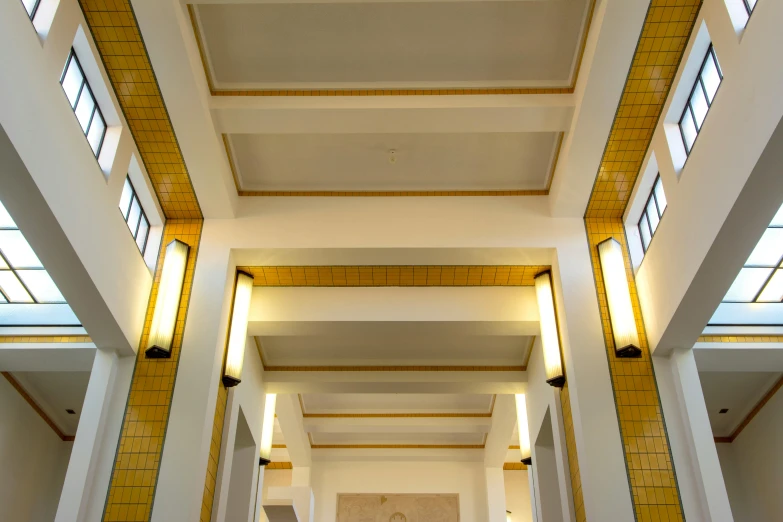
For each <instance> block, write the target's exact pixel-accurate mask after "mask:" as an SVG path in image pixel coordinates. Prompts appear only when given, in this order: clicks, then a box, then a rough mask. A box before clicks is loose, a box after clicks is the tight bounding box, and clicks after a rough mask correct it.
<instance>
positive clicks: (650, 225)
mask: <svg viewBox="0 0 783 522" xmlns="http://www.w3.org/2000/svg"><path fill="white" fill-rule="evenodd" d="M666 204H667V203H666V195H665V194H664V193H663V182H662V181H661V176H660V175H658V177H657V178H656V179H655V183H653V188H652V190H651V191H650V196H649V197H648V198H647V204H646V205H645V206H644V210H643V211H642V217H641V218H639V225H638V226H639V235H640V236H641V237H642V247H643V248H644V251H645V252H647V247H649V246H650V241H652V237H653V235H654V234H655V231H656V230H658V223H660V221H661V218H662V217H663V212H664V211H665V210H666Z"/></svg>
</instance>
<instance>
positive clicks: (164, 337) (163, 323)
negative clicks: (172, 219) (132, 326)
mask: <svg viewBox="0 0 783 522" xmlns="http://www.w3.org/2000/svg"><path fill="white" fill-rule="evenodd" d="M189 251H190V247H189V246H188V245H186V244H185V243H183V242H182V241H179V240H178V239H175V240H174V241H172V242H171V243H169V244H168V245H167V246H166V254H165V255H164V256H163V270H162V271H161V274H160V284H159V285H158V297H157V299H156V300H155V311H154V312H153V313H152V325H151V326H150V335H149V343H148V346H147V349H146V350H145V352H144V353H146V354H147V357H148V358H150V359H168V358H170V357H171V341H172V339H173V338H174V328H175V326H176V325H177V313H178V312H179V300H180V297H182V283H183V282H184V281H185V267H186V266H187V263H188V252H189Z"/></svg>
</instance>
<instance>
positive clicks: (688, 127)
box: [680, 108, 697, 152]
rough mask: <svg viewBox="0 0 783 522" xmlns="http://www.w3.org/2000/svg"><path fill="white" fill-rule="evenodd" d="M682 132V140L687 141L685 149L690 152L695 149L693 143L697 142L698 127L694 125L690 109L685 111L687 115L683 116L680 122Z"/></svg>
mask: <svg viewBox="0 0 783 522" xmlns="http://www.w3.org/2000/svg"><path fill="white" fill-rule="evenodd" d="M680 131H681V132H682V139H683V141H685V148H686V149H688V152H690V151H691V149H692V148H693V142H694V141H696V134H697V132H696V127H695V126H694V124H693V118H692V117H691V110H690V108H686V109H685V114H683V115H682V119H681V120H680Z"/></svg>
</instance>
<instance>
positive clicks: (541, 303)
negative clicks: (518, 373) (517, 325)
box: [535, 270, 566, 388]
mask: <svg viewBox="0 0 783 522" xmlns="http://www.w3.org/2000/svg"><path fill="white" fill-rule="evenodd" d="M535 283H536V299H537V300H538V315H539V321H540V324H541V344H542V345H543V347H544V367H545V368H546V382H548V383H549V384H550V385H551V386H554V387H556V388H562V387H563V385H564V384H565V380H566V379H565V375H564V374H563V361H562V359H561V358H560V338H559V337H558V334H557V319H556V318H555V300H554V297H553V294H552V274H551V273H550V272H549V271H548V270H547V271H546V272H541V273H540V274H538V275H537V276H536V277H535Z"/></svg>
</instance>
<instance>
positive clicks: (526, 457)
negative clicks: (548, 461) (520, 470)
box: [514, 393, 533, 466]
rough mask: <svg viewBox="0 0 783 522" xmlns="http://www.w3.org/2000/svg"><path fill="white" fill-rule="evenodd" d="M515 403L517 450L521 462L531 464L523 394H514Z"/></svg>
mask: <svg viewBox="0 0 783 522" xmlns="http://www.w3.org/2000/svg"><path fill="white" fill-rule="evenodd" d="M514 399H515V400H516V403H517V431H519V452H520V453H521V454H522V461H521V462H522V463H523V464H526V465H528V466H530V465H531V464H533V456H532V454H531V453H530V432H529V431H528V427H527V403H526V402H525V395H524V394H523V393H517V394H516V395H514Z"/></svg>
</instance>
